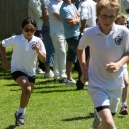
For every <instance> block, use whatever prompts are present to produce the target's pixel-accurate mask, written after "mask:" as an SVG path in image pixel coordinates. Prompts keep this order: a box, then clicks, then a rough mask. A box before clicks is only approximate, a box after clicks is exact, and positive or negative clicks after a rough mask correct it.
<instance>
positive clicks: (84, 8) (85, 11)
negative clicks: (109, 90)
mask: <svg viewBox="0 0 129 129" xmlns="http://www.w3.org/2000/svg"><path fill="white" fill-rule="evenodd" d="M78 12H79V13H80V19H81V20H80V32H81V33H80V37H81V35H82V33H83V30H84V29H85V28H89V27H93V26H95V25H96V2H94V1H93V0H85V1H84V0H82V1H81V2H80V4H79V8H78ZM85 52H86V60H88V59H89V58H90V48H89V46H87V47H86V49H85ZM78 73H79V76H78V81H77V84H76V85H77V89H78V90H80V89H83V88H84V84H83V83H82V82H81V81H80V77H81V69H80V67H78ZM86 85H88V83H86Z"/></svg>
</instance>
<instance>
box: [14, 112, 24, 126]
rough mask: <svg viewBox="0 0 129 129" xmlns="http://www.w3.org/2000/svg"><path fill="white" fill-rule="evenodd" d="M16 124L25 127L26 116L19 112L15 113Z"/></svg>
mask: <svg viewBox="0 0 129 129" xmlns="http://www.w3.org/2000/svg"><path fill="white" fill-rule="evenodd" d="M15 119H16V121H15V124H16V126H21V125H24V123H25V115H23V113H18V112H17V111H16V112H15Z"/></svg>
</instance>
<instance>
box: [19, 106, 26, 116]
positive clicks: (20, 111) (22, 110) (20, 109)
mask: <svg viewBox="0 0 129 129" xmlns="http://www.w3.org/2000/svg"><path fill="white" fill-rule="evenodd" d="M17 112H18V113H23V114H24V115H25V113H26V108H19V109H18V111H17Z"/></svg>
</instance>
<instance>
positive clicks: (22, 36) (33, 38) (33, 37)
mask: <svg viewBox="0 0 129 129" xmlns="http://www.w3.org/2000/svg"><path fill="white" fill-rule="evenodd" d="M21 40H27V39H26V38H25V36H24V35H23V34H21ZM30 41H35V36H34V35H33V36H32V38H31V40H30Z"/></svg>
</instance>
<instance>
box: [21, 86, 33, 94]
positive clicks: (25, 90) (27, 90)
mask: <svg viewBox="0 0 129 129" xmlns="http://www.w3.org/2000/svg"><path fill="white" fill-rule="evenodd" d="M31 90H32V88H31V86H28V87H26V88H25V89H24V91H23V92H24V93H25V94H27V95H30V94H31Z"/></svg>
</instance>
